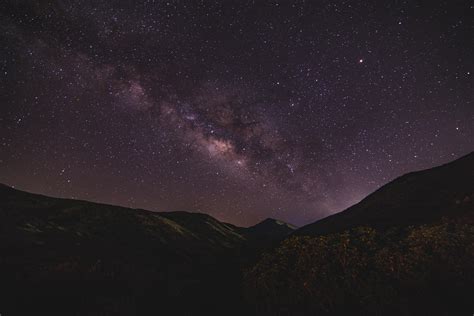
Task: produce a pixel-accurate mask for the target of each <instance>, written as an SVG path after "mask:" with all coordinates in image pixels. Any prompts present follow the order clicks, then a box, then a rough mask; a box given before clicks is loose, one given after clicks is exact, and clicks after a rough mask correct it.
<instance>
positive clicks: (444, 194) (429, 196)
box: [295, 152, 474, 235]
mask: <svg viewBox="0 0 474 316" xmlns="http://www.w3.org/2000/svg"><path fill="white" fill-rule="evenodd" d="M473 208H474V152H473V153H470V154H468V155H466V156H464V157H462V158H459V159H457V160H455V161H453V162H450V163H447V164H445V165H442V166H439V167H436V168H432V169H428V170H423V171H418V172H412V173H408V174H405V175H403V176H401V177H399V178H397V179H395V180H394V181H392V182H390V183H388V184H386V185H384V186H383V187H381V188H380V189H378V190H377V191H375V192H374V193H372V194H370V195H369V196H367V197H366V198H365V199H363V200H362V201H361V202H359V203H357V204H355V205H354V206H352V207H350V208H348V209H347V210H345V211H343V212H341V213H337V214H335V215H331V216H328V217H326V218H324V219H322V220H319V221H317V222H315V223H313V224H309V225H306V226H304V227H302V228H300V229H298V230H297V231H296V232H295V235H321V234H327V233H332V232H339V231H343V230H345V229H350V228H352V227H357V226H361V225H368V226H372V227H375V228H380V229H384V228H389V227H393V226H400V225H402V226H409V225H416V224H421V223H429V222H431V221H434V220H437V219H440V218H441V217H443V216H448V217H455V216H458V215H462V214H464V213H465V212H467V211H472V210H473Z"/></svg>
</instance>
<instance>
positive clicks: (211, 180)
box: [0, 0, 474, 225]
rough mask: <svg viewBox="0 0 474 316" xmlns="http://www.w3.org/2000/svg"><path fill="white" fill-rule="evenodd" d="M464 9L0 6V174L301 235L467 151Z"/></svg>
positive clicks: (470, 128) (469, 117)
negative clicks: (403, 178)
mask: <svg viewBox="0 0 474 316" xmlns="http://www.w3.org/2000/svg"><path fill="white" fill-rule="evenodd" d="M473 10H474V8H473V7H472V4H471V3H470V2H469V1H444V2H443V1H434V2H433V1H431V2H427V3H425V4H421V3H418V2H415V1H372V0H369V1H359V2H358V3H357V2H348V1H331V2H329V1H292V2H290V1H189V2H186V1H137V2H135V1H85V0H79V1H70V0H64V1H60V0H57V1H56V0H48V1H26V0H23V1H18V0H15V1H13V0H11V1H2V4H0V43H1V45H0V91H1V93H0V104H1V117H0V137H1V139H0V141H1V143H0V146H1V147H0V148H1V151H0V181H1V182H3V183H5V184H8V185H12V186H15V187H17V188H20V189H24V190H28V191H33V192H38V193H42V194H47V195H53V196H60V197H67V198H78V199H86V200H92V201H99V202H105V203H111V204H118V205H124V206H129V207H134V208H145V209H150V210H156V211H170V210H189V211H198V212H205V213H208V214H211V215H213V216H215V217H216V218H218V219H220V220H224V221H228V222H231V223H235V224H238V225H250V224H254V223H255V222H257V221H259V220H262V219H264V218H266V217H274V218H279V219H282V220H286V221H289V222H291V223H294V224H297V225H302V224H305V223H308V222H311V221H314V220H317V219H318V218H321V217H324V216H327V215H329V214H332V213H335V212H337V211H341V210H343V209H344V208H345V207H348V206H350V205H351V204H353V203H356V202H357V201H359V200H360V199H361V198H363V197H364V196H366V195H367V194H369V193H370V192H372V191H374V190H375V189H377V188H378V187H380V186H381V185H383V184H384V183H386V182H388V181H390V180H392V179H393V178H395V177H397V176H399V175H401V174H403V173H406V172H410V171H413V170H418V169H423V168H428V167H432V166H435V165H438V164H441V163H444V162H447V161H450V160H453V159H455V158H457V157H460V156H461V155H463V154H466V153H468V152H470V151H472V150H474V104H473V97H474V89H473V86H472V75H471V73H472V71H473V69H472V68H473V57H472V56H474V45H473V41H472V38H473V35H474V34H473V27H474V25H473V21H474V19H472V13H473Z"/></svg>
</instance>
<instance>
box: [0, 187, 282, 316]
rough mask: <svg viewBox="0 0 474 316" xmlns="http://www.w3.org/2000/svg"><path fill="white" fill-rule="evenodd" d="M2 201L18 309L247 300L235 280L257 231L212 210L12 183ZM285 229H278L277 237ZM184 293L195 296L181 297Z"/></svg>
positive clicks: (1, 243)
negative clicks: (151, 207)
mask: <svg viewBox="0 0 474 316" xmlns="http://www.w3.org/2000/svg"><path fill="white" fill-rule="evenodd" d="M0 201H1V202H0V251H1V253H2V260H0V278H1V279H2V285H0V290H2V291H4V292H6V293H7V295H5V296H3V297H1V298H0V301H1V302H0V303H1V304H0V305H1V306H5V308H6V307H8V306H10V307H11V310H12V311H14V310H16V309H17V308H20V309H21V308H26V305H24V304H23V303H22V302H24V301H25V300H26V301H27V302H29V303H30V304H28V306H36V307H38V308H39V307H41V306H42V307H48V308H50V307H51V306H55V307H57V309H56V310H55V309H54V308H53V309H52V312H54V311H56V312H62V313H64V312H67V311H68V308H69V307H68V306H69V305H70V304H74V302H75V301H76V300H77V299H81V300H83V301H84V302H85V303H84V304H82V306H83V307H84V308H86V310H87V308H90V307H91V304H93V302H95V301H98V302H101V304H105V305H107V304H106V302H114V303H113V304H112V303H111V304H112V305H111V306H108V307H107V308H110V309H112V310H114V309H121V310H124V313H126V312H125V311H130V310H135V309H137V308H139V309H140V310H141V311H143V312H145V311H148V310H149V308H150V304H153V303H154V302H155V300H154V299H152V297H149V296H150V295H151V296H156V295H158V296H160V297H161V298H160V299H159V301H160V304H162V308H165V307H170V308H171V307H172V309H174V312H176V313H178V314H179V313H181V312H183V313H184V312H185V311H189V310H192V309H195V310H197V311H202V312H203V313H204V312H211V313H212V312H213V310H214V309H215V308H218V307H219V306H220V304H224V305H225V304H230V303H229V300H230V301H238V300H239V299H240V294H239V287H238V286H235V285H236V284H239V282H240V281H239V278H240V272H239V271H240V264H241V257H245V255H244V254H243V252H244V251H245V250H243V249H244V248H245V247H248V243H249V242H252V241H251V240H253V239H252V238H249V236H251V235H252V234H253V233H254V229H251V230H250V231H251V232H252V233H249V232H248V229H247V228H241V227H236V226H234V225H231V224H226V223H222V222H220V221H218V220H216V219H215V218H213V217H211V216H209V215H206V214H200V213H189V212H164V213H157V212H150V211H145V210H135V209H129V208H124V207H119V206H112V205H105V204H99V203H91V202H86V201H80V200H69V199H60V198H51V197H47V196H42V195H38V194H32V193H27V192H23V191H19V190H16V189H13V188H11V187H8V186H5V185H0ZM271 234H272V232H270V231H267V232H266V235H265V238H266V241H271V240H272V239H273V238H272V236H271ZM282 237H283V235H282V234H281V232H279V231H275V235H274V238H278V240H279V239H281V238H282ZM252 249H253V250H254V249H255V247H253V248H252ZM66 281H67V282H66ZM57 282H60V283H61V284H62V282H66V284H67V286H66V287H64V288H61V287H60V286H58V284H57ZM92 285H94V286H92ZM229 285H232V286H230V288H229ZM90 287H92V289H90ZM223 288H225V289H226V290H225V291H223V290H222V289H223ZM38 289H40V290H38ZM96 297H97V299H96ZM58 298H61V299H58ZM210 298H212V299H210ZM182 300H186V301H187V304H186V305H182V304H181V305H180V304H179V303H177V302H178V301H182ZM214 300H217V301H219V302H221V303H219V304H215V301H214ZM119 302H122V303H119ZM123 302H124V303H123ZM174 304H176V306H174ZM234 304H236V305H238V304H237V303H235V302H234ZM101 308H102V307H100V308H99V310H102V309H101Z"/></svg>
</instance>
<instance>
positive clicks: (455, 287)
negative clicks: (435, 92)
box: [243, 153, 474, 315]
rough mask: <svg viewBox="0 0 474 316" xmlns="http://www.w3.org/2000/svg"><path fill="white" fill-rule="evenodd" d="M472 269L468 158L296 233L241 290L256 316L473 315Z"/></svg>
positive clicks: (471, 158)
mask: <svg viewBox="0 0 474 316" xmlns="http://www.w3.org/2000/svg"><path fill="white" fill-rule="evenodd" d="M473 263H474V153H471V154H469V155H467V156H465V157H462V158H460V159H458V160H456V161H454V162H451V163H448V164H445V165H443V166H440V167H437V168H433V169H429V170H424V171H419V172H413V173H409V174H406V175H404V176H402V177H400V178H398V179H396V180H394V181H392V182H390V183H389V184H387V185H385V186H383V187H382V188H380V189H379V190H377V191H376V192H374V193H373V194H371V195H369V196H368V197H367V198H365V199H364V200H362V201H361V202H360V203H358V204H356V205H354V206H352V207H350V208H348V209H347V210H346V211H343V212H341V213H339V214H336V215H333V216H329V217H327V218H325V219H322V220H320V221H318V222H316V223H313V224H310V225H307V226H305V227H303V228H301V229H299V230H297V231H295V232H294V233H293V234H291V235H290V236H289V237H287V238H286V239H285V240H284V241H283V242H281V243H280V244H279V245H278V246H277V247H276V248H275V249H271V250H270V251H269V252H268V253H266V254H265V255H263V256H261V257H260V258H259V259H258V260H257V262H256V263H255V264H254V265H252V266H251V267H250V268H248V269H247V270H246V271H245V273H244V279H243V287H244V293H245V295H246V302H247V305H248V306H251V308H252V311H253V312H254V313H255V314H257V315H349V314H350V315H381V314H383V315H467V314H469V313H471V312H472V310H473V309H474V301H473V300H472V293H473V291H474V264H473Z"/></svg>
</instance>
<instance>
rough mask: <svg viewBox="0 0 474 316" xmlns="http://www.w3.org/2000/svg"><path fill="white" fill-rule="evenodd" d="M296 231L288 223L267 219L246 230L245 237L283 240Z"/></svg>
mask: <svg viewBox="0 0 474 316" xmlns="http://www.w3.org/2000/svg"><path fill="white" fill-rule="evenodd" d="M295 229H296V227H295V226H293V225H290V224H288V223H285V222H282V221H279V220H276V219H273V218H267V219H265V220H263V221H262V222H260V223H258V224H256V225H254V226H251V227H249V228H247V229H246V232H245V233H246V235H247V236H249V237H251V238H263V239H267V238H271V239H275V238H278V237H280V238H283V237H285V236H287V235H289V234H291V233H292V232H293V231H294V230H295Z"/></svg>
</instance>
